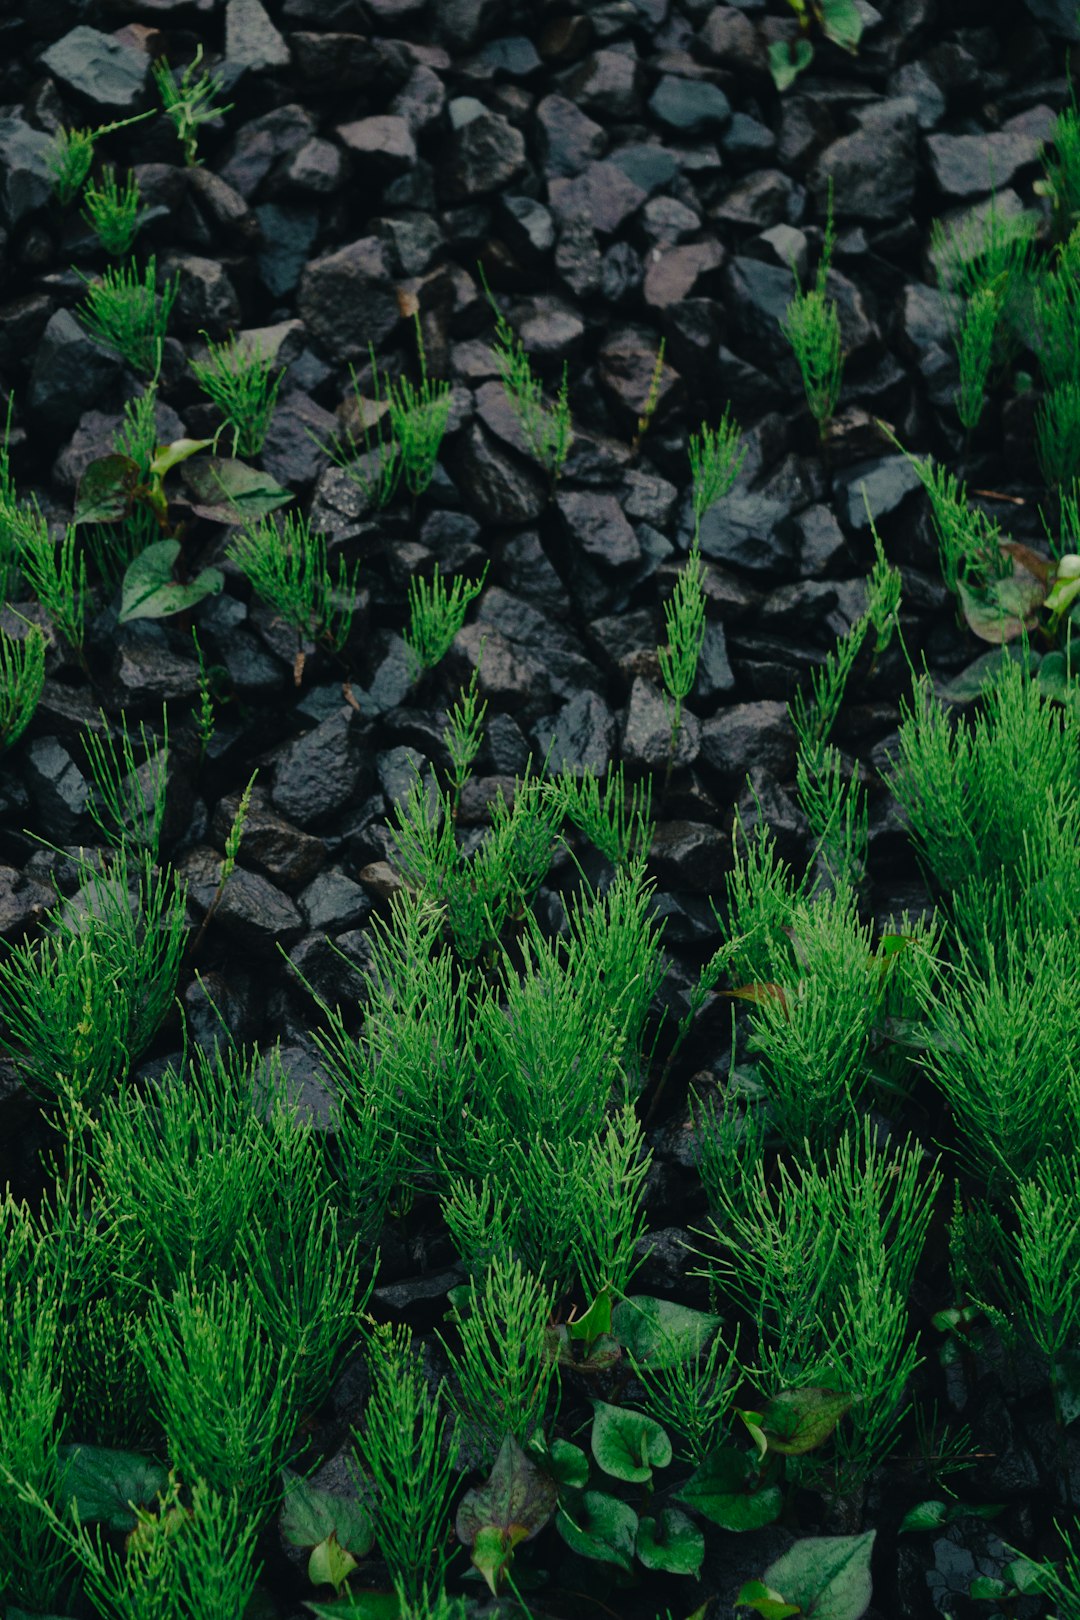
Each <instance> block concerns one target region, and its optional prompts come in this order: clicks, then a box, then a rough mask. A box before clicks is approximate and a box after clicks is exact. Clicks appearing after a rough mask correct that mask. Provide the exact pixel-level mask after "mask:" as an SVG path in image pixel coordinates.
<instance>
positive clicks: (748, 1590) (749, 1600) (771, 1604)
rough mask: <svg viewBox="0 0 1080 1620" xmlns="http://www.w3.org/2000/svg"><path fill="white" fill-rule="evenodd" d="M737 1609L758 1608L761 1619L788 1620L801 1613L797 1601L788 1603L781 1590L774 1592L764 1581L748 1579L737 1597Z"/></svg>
mask: <svg viewBox="0 0 1080 1620" xmlns="http://www.w3.org/2000/svg"><path fill="white" fill-rule="evenodd" d="M735 1607H736V1608H737V1609H756V1610H757V1612H758V1614H760V1615H761V1620H788V1617H789V1616H790V1615H793V1614H798V1613H799V1605H798V1604H797V1603H787V1602H785V1600H784V1599H783V1598H782V1597H781V1595H780V1593H779V1592H774V1591H773V1589H772V1587H771V1586H766V1585H765V1582H764V1581H747V1582H746V1584H745V1585H744V1586H742V1587H741V1588H740V1589H739V1595H738V1597H737V1598H736V1599H735Z"/></svg>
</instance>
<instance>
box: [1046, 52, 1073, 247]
mask: <svg viewBox="0 0 1080 1620" xmlns="http://www.w3.org/2000/svg"><path fill="white" fill-rule="evenodd" d="M1042 163H1043V174H1044V176H1045V178H1044V179H1043V180H1041V181H1036V183H1035V190H1036V191H1037V192H1039V193H1041V195H1042V196H1044V197H1049V198H1050V202H1051V207H1052V209H1053V213H1054V225H1055V228H1056V230H1057V233H1058V236H1059V237H1065V236H1067V235H1068V234H1069V232H1070V231H1071V230H1072V229H1073V227H1074V226H1075V224H1076V222H1077V219H1078V217H1080V109H1078V108H1077V105H1076V90H1075V88H1074V86H1073V84H1072V82H1071V80H1070V83H1069V105H1068V106H1067V107H1063V108H1062V110H1061V111H1060V112H1059V113H1058V115H1057V117H1056V119H1055V120H1054V127H1053V129H1052V130H1051V131H1050V140H1049V142H1048V143H1046V142H1044V144H1043V148H1042Z"/></svg>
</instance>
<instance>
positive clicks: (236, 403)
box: [188, 331, 286, 456]
mask: <svg viewBox="0 0 1080 1620" xmlns="http://www.w3.org/2000/svg"><path fill="white" fill-rule="evenodd" d="M202 335H203V337H204V338H205V339H206V349H207V357H206V360H205V361H203V360H189V361H188V364H189V366H190V367H191V369H192V371H193V372H194V373H195V380H196V382H197V383H198V385H199V387H200V388H201V389H202V391H203V393H204V394H205V395H206V396H207V398H208V399H211V400H212V401H213V402H214V404H215V405H216V406H217V408H218V410H219V411H220V412H221V414H222V416H223V417H224V418H225V422H226V425H227V426H228V427H230V428H231V429H232V453H233V455H234V456H257V455H258V454H259V452H260V450H261V449H262V447H263V445H264V444H265V443H266V435H267V432H268V430H269V427H270V420H271V417H272V416H273V414H274V406H275V404H276V403H277V396H278V390H279V388H280V387H281V379H282V378H283V377H284V375H285V369H286V368H285V367H284V366H282V367H281V368H280V370H279V371H278V373H277V375H276V376H275V377H273V378H271V371H272V370H273V361H272V360H270V359H266V358H264V357H263V352H262V342H261V340H260V341H259V342H257V343H256V344H255V345H254V346H252V344H251V343H250V342H247V341H241V339H240V338H239V337H237V335H236V334H235V333H233V334H232V335H231V336H230V338H229V340H228V342H226V343H215V342H214V340H213V339H212V338H211V337H210V335H209V333H208V332H205V331H204V332H203V334H202Z"/></svg>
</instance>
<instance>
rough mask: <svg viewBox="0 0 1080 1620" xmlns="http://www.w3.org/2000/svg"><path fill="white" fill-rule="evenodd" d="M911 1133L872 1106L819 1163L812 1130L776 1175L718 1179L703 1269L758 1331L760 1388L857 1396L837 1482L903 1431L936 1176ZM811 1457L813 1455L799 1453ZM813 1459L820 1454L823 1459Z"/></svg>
mask: <svg viewBox="0 0 1080 1620" xmlns="http://www.w3.org/2000/svg"><path fill="white" fill-rule="evenodd" d="M922 1159H923V1154H922V1151H921V1149H920V1148H919V1147H918V1146H917V1145H915V1144H914V1143H910V1144H909V1145H907V1146H905V1147H904V1148H902V1149H900V1150H899V1151H897V1150H896V1149H894V1148H893V1147H891V1146H889V1147H879V1146H878V1145H877V1143H876V1141H875V1138H874V1128H873V1125H872V1123H871V1121H870V1119H869V1118H865V1119H864V1120H863V1121H862V1124H861V1125H860V1126H859V1127H858V1128H853V1129H852V1130H850V1131H845V1132H844V1134H843V1136H842V1137H841V1139H840V1141H839V1144H838V1145H837V1147H836V1148H835V1150H834V1151H833V1152H832V1153H831V1154H830V1155H829V1156H828V1158H827V1160H826V1161H824V1162H821V1163H819V1162H818V1161H816V1160H815V1159H814V1158H813V1157H812V1155H811V1150H810V1146H809V1143H807V1144H806V1145H805V1148H804V1151H803V1154H802V1155H801V1156H800V1157H799V1158H798V1160H797V1161H796V1163H795V1164H794V1165H789V1164H788V1163H787V1162H786V1161H784V1160H781V1161H780V1163H779V1165H778V1167H777V1172H776V1175H775V1177H772V1176H769V1175H767V1174H766V1167H765V1164H764V1161H763V1160H759V1161H758V1162H757V1163H756V1164H755V1165H754V1166H753V1167H752V1168H751V1169H750V1172H749V1182H748V1184H745V1185H743V1186H742V1187H734V1186H729V1185H728V1184H724V1183H718V1184H716V1185H715V1186H714V1188H713V1194H714V1196H715V1198H716V1201H717V1203H718V1205H719V1212H718V1215H717V1216H716V1217H715V1218H713V1219H712V1220H711V1221H710V1224H709V1228H708V1231H707V1233H706V1234H704V1235H708V1236H710V1237H711V1240H712V1243H713V1245H714V1246H715V1248H716V1249H717V1250H718V1251H719V1258H718V1259H716V1260H714V1261H713V1262H712V1263H711V1264H710V1265H709V1266H708V1267H707V1268H706V1271H705V1275H707V1276H709V1277H710V1278H711V1280H712V1281H713V1282H714V1283H715V1284H716V1286H717V1287H718V1288H719V1289H720V1290H721V1292H722V1293H728V1294H730V1295H731V1296H733V1297H734V1298H735V1299H736V1300H737V1301H739V1303H740V1304H741V1305H743V1306H744V1308H745V1309H746V1310H747V1312H748V1313H749V1315H750V1318H751V1321H752V1322H753V1323H754V1325H755V1328H756V1330H757V1335H756V1338H757V1354H758V1362H757V1363H756V1364H745V1365H744V1366H743V1372H744V1375H745V1376H746V1377H747V1378H749V1379H751V1380H753V1382H754V1383H755V1384H756V1387H757V1388H758V1389H760V1390H761V1391H762V1392H763V1393H766V1394H776V1393H778V1392H779V1391H781V1390H783V1389H792V1388H805V1387H815V1386H824V1387H826V1388H830V1389H833V1390H839V1391H841V1392H846V1393H848V1394H850V1395H852V1396H855V1397H857V1403H856V1405H855V1406H854V1407H853V1409H852V1411H851V1413H850V1416H849V1418H848V1420H847V1421H846V1423H845V1424H844V1425H843V1426H842V1427H841V1428H840V1429H838V1430H837V1431H836V1434H835V1437H834V1441H833V1451H834V1454H835V1458H836V1462H837V1464H838V1465H839V1467H838V1477H837V1478H836V1481H835V1486H834V1488H835V1489H837V1490H838V1491H844V1490H851V1489H854V1488H856V1487H857V1486H858V1485H859V1483H861V1481H862V1480H864V1479H865V1477H866V1475H867V1474H868V1473H869V1472H871V1471H872V1470H873V1469H874V1468H875V1467H877V1466H878V1465H879V1464H880V1462H881V1461H882V1460H883V1458H884V1457H885V1456H887V1455H888V1453H889V1452H890V1451H891V1450H892V1448H893V1446H894V1445H895V1443H896V1438H897V1428H898V1426H899V1423H900V1420H901V1418H902V1416H903V1411H904V1393H905V1388H906V1385H907V1382H908V1380H909V1378H910V1376H911V1373H912V1372H913V1371H914V1368H915V1366H916V1365H917V1362H918V1358H917V1356H916V1353H915V1350H914V1347H913V1346H912V1345H910V1344H909V1343H907V1342H906V1341H907V1315H908V1312H907V1299H908V1295H909V1291H910V1288H911V1283H912V1278H913V1276H914V1273H915V1268H916V1266H917V1264H918V1262H919V1258H920V1256H921V1254H922V1250H923V1246H924V1244H925V1241H926V1235H927V1231H928V1228H929V1223H930V1219H931V1215H932V1212H933V1206H934V1203H935V1200H936V1198H937V1194H938V1190H939V1188H940V1183H941V1178H940V1175H939V1174H938V1171H937V1168H936V1166H934V1167H932V1168H931V1169H930V1171H929V1172H928V1173H926V1174H925V1175H924V1172H923V1165H922ZM802 1466H803V1467H805V1466H806V1464H805V1463H804V1464H803V1465H802ZM816 1466H817V1465H815V1468H816Z"/></svg>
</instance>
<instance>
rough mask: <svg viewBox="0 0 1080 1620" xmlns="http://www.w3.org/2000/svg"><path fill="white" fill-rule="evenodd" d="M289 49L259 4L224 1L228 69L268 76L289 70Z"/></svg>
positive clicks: (255, 0) (253, 0) (259, 0)
mask: <svg viewBox="0 0 1080 1620" xmlns="http://www.w3.org/2000/svg"><path fill="white" fill-rule="evenodd" d="M290 61H291V57H290V54H289V47H288V45H286V43H285V41H284V39H283V38H282V36H281V34H280V33H279V32H278V30H277V29H276V28H275V27H274V24H273V23H272V22H271V20H270V17H269V14H268V12H267V10H266V7H265V6H264V5H263V4H262V0H226V5H225V62H226V65H227V66H228V67H229V68H231V69H237V68H239V69H242V70H244V71H245V72H248V73H256V74H257V73H269V72H270V71H272V70H273V69H274V68H284V67H288V65H289V62H290Z"/></svg>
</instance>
